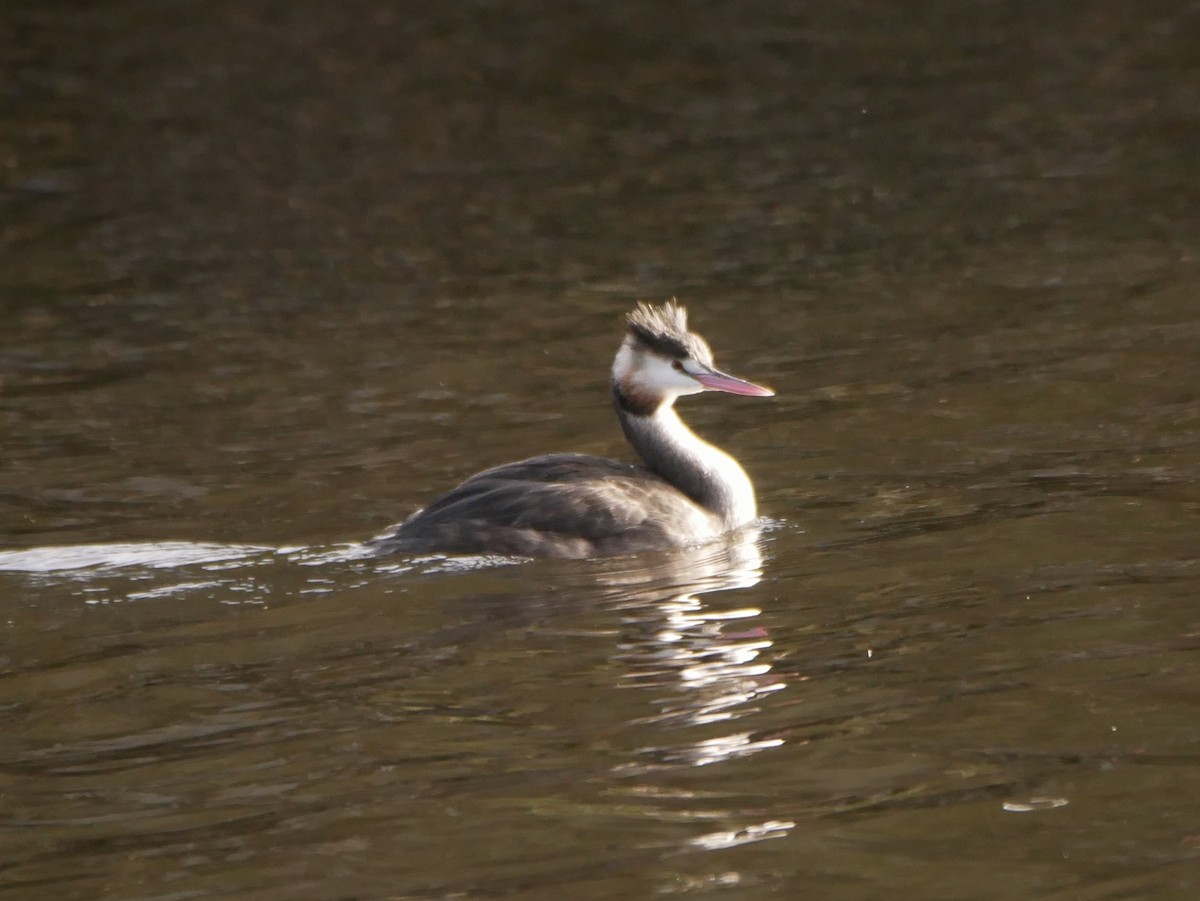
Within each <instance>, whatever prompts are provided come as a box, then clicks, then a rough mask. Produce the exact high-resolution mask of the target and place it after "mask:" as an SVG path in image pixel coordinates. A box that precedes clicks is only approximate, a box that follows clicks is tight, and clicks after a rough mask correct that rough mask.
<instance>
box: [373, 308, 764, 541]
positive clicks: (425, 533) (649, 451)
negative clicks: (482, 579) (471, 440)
mask: <svg viewBox="0 0 1200 901" xmlns="http://www.w3.org/2000/svg"><path fill="white" fill-rule="evenodd" d="M626 323H627V325H628V331H627V332H626V335H625V339H624V341H622V342H621V347H620V349H619V350H618V351H617V357H616V359H615V360H614V361H613V368H612V393H613V401H614V403H615V405H616V410H617V418H618V419H619V420H620V421H621V428H622V429H623V430H624V431H625V437H626V439H627V440H628V441H629V443H630V444H631V445H633V449H634V450H635V451H637V452H638V455H639V456H640V457H641V458H642V462H643V464H644V465H642V466H638V465H636V464H633V463H619V462H617V461H616V460H607V459H605V458H604V457H595V456H591V455H587V454H548V455H546V456H544V457H533V458H531V459H529V460H522V461H521V462H519V463H508V464H505V465H504V466H497V467H495V468H494V469H488V470H484V471H483V472H480V473H477V474H476V475H473V476H471V477H470V478H469V479H467V480H466V481H465V482H463V483H462V484H461V485H459V486H458V487H457V488H454V489H452V490H450V491H448V492H446V493H445V494H443V495H442V496H441V497H439V498H437V499H436V500H434V501H433V502H432V503H430V504H429V506H427V507H426V508H425V509H423V510H418V511H417V512H416V513H414V514H413V515H412V516H410V517H409V518H408V519H406V520H405V521H404V522H402V523H400V524H399V525H396V526H394V527H392V529H390V530H389V531H388V532H386V533H384V534H383V535H380V536H379V537H377V538H374V539H372V540H371V542H370V544H371V546H372V547H373V548H375V549H376V550H378V551H381V552H384V553H391V552H415V553H449V554H480V553H488V554H515V555H520V556H543V557H576V558H580V557H598V556H603V555H607V554H626V553H634V552H637V551H646V550H658V549H662V548H668V547H678V546H682V545H691V544H700V543H702V542H705V541H709V540H711V539H713V538H716V537H717V536H719V535H722V534H724V533H726V532H729V531H731V530H733V529H737V528H739V527H740V526H744V525H746V524H748V523H750V522H751V521H753V520H754V518H755V517H756V516H757V506H756V504H755V501H754V486H753V485H751V484H750V479H749V478H748V477H747V476H746V472H745V470H743V469H742V467H741V466H740V465H739V464H738V462H737V460H735V459H733V457H731V456H729V454H727V453H725V452H724V451H722V450H720V449H719V448H716V447H713V446H712V445H711V444H709V443H708V442H707V441H704V440H703V439H701V438H700V437H699V436H697V435H696V433H695V432H693V431H692V430H691V429H689V428H688V427H687V426H686V425H685V424H684V422H683V420H682V419H680V418H679V414H678V413H676V412H675V408H674V404H675V399H676V398H677V397H680V396H681V395H684V394H698V393H699V392H701V391H723V392H725V393H726V394H743V395H748V396H752V397H770V396H771V395H772V394H774V393H775V392H774V391H772V390H771V389H770V388H764V387H762V386H761V385H755V384H753V383H751V382H746V381H743V380H742V379H739V378H734V377H733V376H731V375H726V374H725V373H723V372H719V371H718V370H716V369H714V368H713V355H712V351H711V350H710V349H709V347H708V344H707V343H705V341H704V339H703V338H701V337H700V336H699V335H697V334H695V333H694V332H689V331H688V328H687V311H686V310H684V308H683V307H681V306H679V304H677V303H676V302H675V301H673V300H671V301H668V302H667V303H664V304H662V305H661V306H649V305H647V304H644V303H643V304H638V307H637V309H635V310H633V312H631V313H629V315H628V316H627V317H626Z"/></svg>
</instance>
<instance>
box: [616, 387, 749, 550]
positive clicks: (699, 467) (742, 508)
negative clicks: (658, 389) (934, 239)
mask: <svg viewBox="0 0 1200 901" xmlns="http://www.w3.org/2000/svg"><path fill="white" fill-rule="evenodd" d="M617 416H618V417H619V418H620V420H621V428H622V429H624V431H625V437H626V438H627V439H628V440H629V443H630V444H631V445H633V449H634V450H636V451H637V452H638V454H639V455H640V456H641V458H642V460H643V461H644V462H645V464H646V466H647V467H648V468H649V469H651V470H652V471H653V472H655V473H657V474H658V475H660V476H662V477H663V478H664V479H666V480H667V481H668V482H670V483H671V484H672V485H674V486H675V487H676V488H678V489H679V490H680V491H682V492H683V493H684V494H686V495H687V496H688V497H690V498H691V499H692V500H694V501H695V502H696V503H698V504H700V506H702V507H704V508H706V509H708V510H710V511H711V512H713V513H715V514H716V515H718V516H720V517H721V518H722V520H724V522H725V526H726V528H729V529H734V528H737V527H738V526H743V525H746V524H747V523H749V522H751V521H753V520H754V518H755V517H756V516H757V515H758V506H757V504H756V503H755V501H754V486H753V485H752V484H751V483H750V478H749V477H748V476H747V475H746V471H745V470H744V469H742V467H741V466H740V465H739V464H738V461H737V460H735V459H733V457H731V456H729V454H727V453H725V452H724V451H723V450H721V449H720V448H718V447H714V446H713V445H711V444H709V443H708V442H707V441H705V440H704V439H702V438H701V437H700V436H698V435H697V434H696V433H695V432H693V431H692V430H691V429H689V428H688V427H687V425H685V424H684V422H683V420H682V419H680V418H679V414H678V413H676V412H675V409H674V407H673V406H672V405H671V403H670V402H669V401H668V402H667V403H663V404H662V405H661V406H659V407H658V409H657V410H655V411H654V412H653V413H651V414H649V415H644V416H643V415H637V414H635V413H631V412H629V411H628V410H626V409H624V408H623V407H622V406H621V404H620V402H619V401H618V404H617Z"/></svg>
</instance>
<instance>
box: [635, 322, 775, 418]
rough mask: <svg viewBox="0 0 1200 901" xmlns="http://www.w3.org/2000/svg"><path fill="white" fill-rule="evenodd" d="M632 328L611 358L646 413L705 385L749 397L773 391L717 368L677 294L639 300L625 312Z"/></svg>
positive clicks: (637, 407)
mask: <svg viewBox="0 0 1200 901" xmlns="http://www.w3.org/2000/svg"><path fill="white" fill-rule="evenodd" d="M625 321H626V324H627V325H628V332H627V333H626V335H625V340H624V341H623V342H622V343H621V349H620V350H619V351H617V358H616V360H615V361H613V373H612V374H613V383H614V385H615V386H616V388H617V389H618V391H619V392H620V395H621V397H622V398H623V400H624V401H625V403H626V404H627V406H628V409H630V411H631V412H635V413H641V414H643V415H648V414H651V413H653V412H654V411H655V410H657V409H658V408H659V407H661V406H662V405H663V404H667V405H668V406H669V405H671V404H672V403H674V402H675V398H677V397H680V396H682V395H685V394H698V393H700V392H701V391H723V392H725V393H727V394H742V395H747V396H751V397H770V396H771V395H773V394H774V393H775V392H774V391H772V390H771V389H770V388H764V387H763V386H762V385H755V384H754V383H753V382H747V381H745V380H743V379H739V378H735V377H734V376H732V375H728V374H726V373H724V372H721V371H719V370H718V369H716V368H715V366H714V365H713V354H712V350H711V349H710V348H709V346H708V343H707V342H706V341H705V340H704V339H703V338H701V337H700V336H699V335H697V334H696V333H694V332H690V331H688V327H687V310H685V309H684V308H683V307H681V306H680V305H679V304H678V303H676V302H675V301H674V300H668V301H667V302H666V303H664V304H662V305H660V306H651V305H649V304H645V303H639V304H638V305H637V308H636V309H635V310H633V311H632V312H631V313H629V315H628V316H626V317H625Z"/></svg>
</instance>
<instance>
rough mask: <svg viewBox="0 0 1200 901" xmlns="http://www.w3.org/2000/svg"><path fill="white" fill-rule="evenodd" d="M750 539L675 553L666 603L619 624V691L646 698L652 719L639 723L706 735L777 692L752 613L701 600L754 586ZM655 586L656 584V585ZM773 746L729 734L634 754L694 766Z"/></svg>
mask: <svg viewBox="0 0 1200 901" xmlns="http://www.w3.org/2000/svg"><path fill="white" fill-rule="evenodd" d="M758 538H759V535H758V532H757V530H743V531H742V532H741V533H739V534H737V535H736V536H732V537H731V538H730V539H729V540H728V541H727V542H724V543H720V544H717V545H709V546H707V547H703V548H695V549H690V550H686V551H680V552H678V556H677V557H676V558H675V559H674V560H673V561H672V562H673V563H675V564H676V566H673V567H671V569H672V571H673V572H674V573H675V574H677V575H678V576H681V578H673V579H671V580H670V582H669V583H666V584H670V585H671V589H670V591H671V593H670V594H668V595H666V596H665V597H663V598H662V599H661V600H655V601H653V602H649V603H643V604H641V605H639V606H638V607H637V608H636V609H633V610H631V611H629V612H628V613H626V615H625V616H624V624H625V629H624V631H625V638H624V639H623V640H622V642H621V643H620V644H619V646H618V651H617V655H616V656H617V659H618V660H619V661H620V662H621V664H622V665H623V667H624V669H625V675H624V684H625V686H626V687H635V688H643V689H647V688H648V689H656V690H659V691H662V692H664V694H663V695H662V696H661V697H659V698H658V699H656V702H655V703H656V704H657V705H658V707H659V710H658V712H657V713H655V714H653V715H651V716H648V717H645V718H642V719H641V720H638V721H637V722H639V723H643V724H644V723H658V724H674V725H679V726H710V725H712V724H715V723H724V722H733V721H735V720H739V719H741V718H743V717H745V716H747V715H749V714H752V713H755V712H756V711H758V710H759V709H760V707H759V706H758V703H757V702H758V701H759V700H760V699H762V698H763V697H765V696H767V695H769V694H772V693H774V692H777V691H780V690H781V689H783V688H785V687H786V683H785V682H783V681H782V679H780V678H779V677H778V676H776V675H774V674H772V672H771V663H770V661H769V659H768V657H767V656H766V655H767V652H768V650H769V649H770V648H771V646H772V642H771V639H770V637H769V635H768V633H767V631H766V629H765V628H763V627H762V626H761V625H758V624H757V622H756V621H757V619H758V617H759V616H760V614H761V612H762V611H761V610H760V609H758V608H757V607H749V606H745V607H718V606H714V605H713V604H711V603H710V602H707V601H706V600H705V599H704V598H705V596H706V595H710V594H714V593H718V592H726V591H732V590H735V589H746V588H751V587H753V586H754V585H756V584H758V582H759V581H760V579H761V578H762V554H761V552H760V550H759V545H758ZM660 584H662V583H660ZM782 744H783V739H781V738H774V737H770V738H762V737H756V736H755V734H754V733H753V731H751V730H744V731H736V732H729V733H727V734H724V735H720V736H716V737H711V738H705V739H701V740H699V741H694V742H691V743H688V744H686V745H681V746H676V747H657V748H644V749H642V752H641V756H642V757H643V759H646V758H649V759H650V760H653V761H655V762H657V763H659V764H680V763H683V764H691V765H695V766H703V765H706V764H711V763H717V762H719V761H722V760H728V759H731V758H734V757H745V756H747V755H749V754H754V753H756V752H758V751H763V750H766V749H768V748H775V747H778V746H780V745H782Z"/></svg>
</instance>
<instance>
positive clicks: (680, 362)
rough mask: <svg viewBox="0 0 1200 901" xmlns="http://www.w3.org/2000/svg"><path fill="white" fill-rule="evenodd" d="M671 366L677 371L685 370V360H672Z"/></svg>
mask: <svg viewBox="0 0 1200 901" xmlns="http://www.w3.org/2000/svg"><path fill="white" fill-rule="evenodd" d="M671 368H672V369H674V370H675V371H676V372H683V360H672V361H671Z"/></svg>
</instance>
